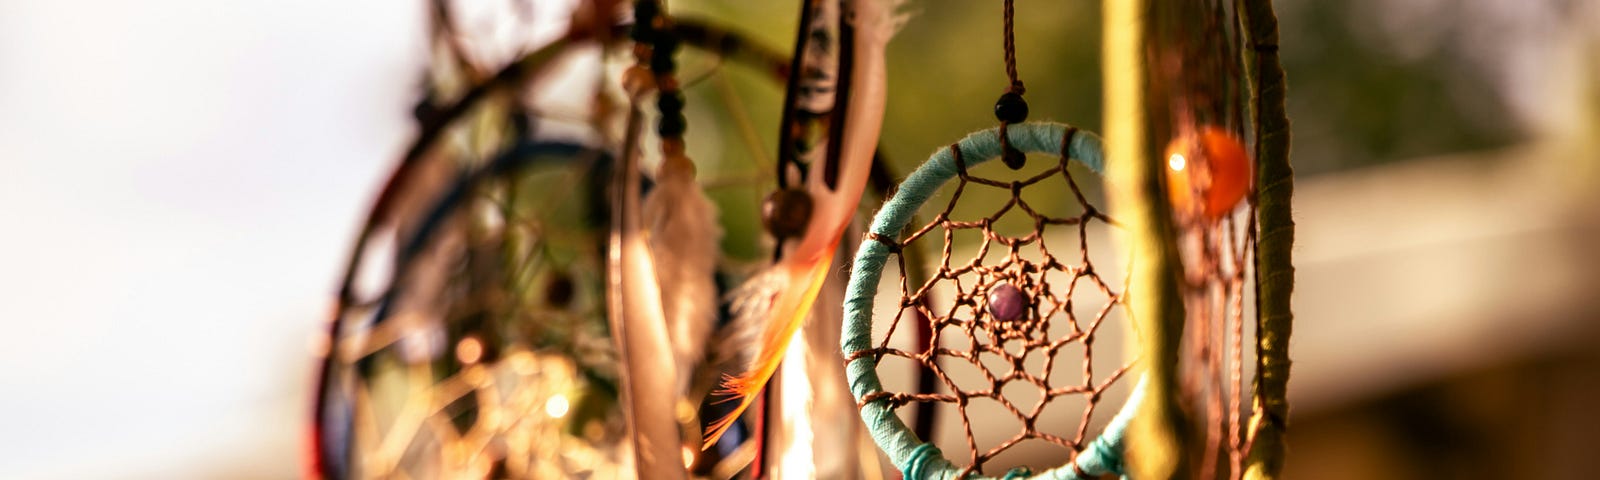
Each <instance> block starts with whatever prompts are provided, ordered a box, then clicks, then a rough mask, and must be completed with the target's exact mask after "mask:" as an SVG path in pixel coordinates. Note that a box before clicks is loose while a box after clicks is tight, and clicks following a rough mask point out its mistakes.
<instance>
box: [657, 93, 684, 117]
mask: <svg viewBox="0 0 1600 480" xmlns="http://www.w3.org/2000/svg"><path fill="white" fill-rule="evenodd" d="M656 108H659V109H661V114H662V115H667V114H669V113H679V112H682V111H683V92H680V91H676V90H673V91H663V92H661V94H660V95H658V96H657V97H656Z"/></svg>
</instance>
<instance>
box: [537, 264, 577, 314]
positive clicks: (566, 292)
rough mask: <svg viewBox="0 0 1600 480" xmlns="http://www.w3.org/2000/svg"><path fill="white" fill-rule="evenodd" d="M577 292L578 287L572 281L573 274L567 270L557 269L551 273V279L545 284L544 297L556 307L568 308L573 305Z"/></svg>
mask: <svg viewBox="0 0 1600 480" xmlns="http://www.w3.org/2000/svg"><path fill="white" fill-rule="evenodd" d="M575 293H577V288H576V286H575V285H573V283H572V276H571V275H568V274H567V272H562V271H556V272H552V273H551V274H550V281H549V282H548V283H545V285H544V299H545V301H546V302H549V304H550V306H552V307H555V308H562V309H564V308H567V306H568V305H572V297H573V296H574V294H575Z"/></svg>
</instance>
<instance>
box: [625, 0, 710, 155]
mask: <svg viewBox="0 0 1600 480" xmlns="http://www.w3.org/2000/svg"><path fill="white" fill-rule="evenodd" d="M633 21H634V23H633V29H632V30H631V31H629V37H630V38H632V39H633V42H634V43H633V56H634V59H635V60H636V61H637V62H638V63H637V64H636V65H634V66H632V67H628V71H627V72H625V73H623V86H624V87H625V88H626V89H627V90H628V93H629V94H631V95H633V96H635V97H637V96H640V95H643V94H644V93H645V92H647V91H649V90H650V89H652V88H654V89H655V90H656V109H657V110H658V111H659V112H660V114H661V117H660V119H659V120H658V121H657V122H656V133H657V134H659V135H660V137H661V154H662V157H663V160H662V162H663V163H662V168H694V164H693V163H692V162H690V161H689V158H688V157H687V156H685V155H684V143H683V133H684V131H685V130H687V129H688V127H689V121H688V119H687V118H685V117H684V115H683V106H684V97H683V91H682V89H681V85H679V83H678V77H677V75H676V73H677V70H678V64H677V61H676V60H675V59H674V58H673V54H675V53H677V51H678V43H679V39H678V36H677V34H676V33H674V32H673V31H672V28H671V24H670V20H669V19H668V18H667V17H666V16H665V15H662V14H661V4H660V3H658V2H657V1H656V0H639V1H637V2H634V4H633Z"/></svg>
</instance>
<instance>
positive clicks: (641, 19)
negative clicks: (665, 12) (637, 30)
mask: <svg viewBox="0 0 1600 480" xmlns="http://www.w3.org/2000/svg"><path fill="white" fill-rule="evenodd" d="M660 14H661V5H660V4H657V3H656V1H655V0H639V1H637V2H633V19H634V21H635V22H638V24H639V25H649V24H650V22H651V21H653V20H655V18H656V16H657V15H660Z"/></svg>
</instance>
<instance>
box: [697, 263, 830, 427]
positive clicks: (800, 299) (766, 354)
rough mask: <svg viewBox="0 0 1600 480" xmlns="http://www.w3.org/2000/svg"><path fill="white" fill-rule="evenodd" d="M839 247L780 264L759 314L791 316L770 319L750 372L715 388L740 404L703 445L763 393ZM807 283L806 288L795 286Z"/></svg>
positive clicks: (763, 331) (762, 315) (809, 308)
mask: <svg viewBox="0 0 1600 480" xmlns="http://www.w3.org/2000/svg"><path fill="white" fill-rule="evenodd" d="M838 247H839V242H837V241H835V242H834V243H833V244H832V245H830V246H828V248H827V249H825V250H826V252H824V254H822V255H816V256H814V257H812V258H810V259H809V260H804V261H797V262H784V263H781V264H779V265H778V268H780V269H781V270H780V271H781V272H782V274H781V275H780V276H778V277H777V280H776V283H777V285H774V286H773V291H774V293H773V295H774V296H775V298H773V299H772V302H771V303H770V304H769V305H768V307H767V310H766V312H761V313H760V315H759V316H760V317H766V316H767V314H768V313H783V312H787V313H788V318H785V319H782V320H777V321H772V322H768V323H767V326H766V328H764V329H762V331H761V339H760V340H761V348H760V350H758V352H760V353H759V354H758V356H757V357H756V359H755V361H754V362H752V364H751V368H750V370H749V371H748V372H746V373H745V374H743V375H739V376H731V375H730V376H727V377H725V378H724V379H723V382H722V387H721V388H719V389H718V390H717V391H716V394H717V395H725V396H727V397H728V398H725V399H723V400H722V401H724V402H731V401H734V400H738V401H739V406H738V407H735V408H734V409H733V411H732V412H728V414H727V415H726V416H723V417H722V418H719V419H717V421H715V422H712V423H711V426H710V427H708V428H707V429H706V435H705V443H704V444H703V445H702V446H701V448H702V449H705V448H711V446H712V445H715V444H716V443H717V439H720V438H722V434H723V433H726V432H727V431H728V428H729V427H732V426H733V423H734V422H735V421H737V420H738V419H739V415H741V414H743V413H744V411H745V409H747V408H750V404H751V403H752V402H754V401H755V398H756V394H757V393H761V387H763V386H766V384H767V380H769V379H771V378H772V374H773V373H775V372H777V371H778V363H779V362H781V361H783V354H784V352H785V351H787V350H788V349H789V340H791V339H793V338H794V332H796V331H798V330H800V325H801V324H802V323H804V322H805V319H806V314H808V313H810V312H811V304H812V302H814V301H816V299H817V292H818V291H820V290H822V283H823V280H825V279H827V277H828V275H827V273H828V267H829V266H831V265H832V264H833V262H831V260H833V251H834V249H836V248H838ZM799 286H804V288H794V287H799Z"/></svg>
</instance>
